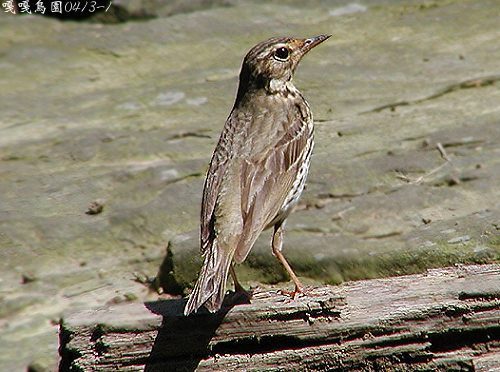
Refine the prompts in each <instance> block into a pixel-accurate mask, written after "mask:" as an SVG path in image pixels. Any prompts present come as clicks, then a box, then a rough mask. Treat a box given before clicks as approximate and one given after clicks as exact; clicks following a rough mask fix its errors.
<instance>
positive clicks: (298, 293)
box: [280, 285, 307, 300]
mask: <svg viewBox="0 0 500 372" xmlns="http://www.w3.org/2000/svg"><path fill="white" fill-rule="evenodd" d="M280 293H281V294H282V295H284V296H289V297H290V298H291V299H292V300H295V298H297V297H299V296H305V295H306V294H307V290H306V289H304V288H303V287H302V286H297V285H296V286H295V289H294V290H293V291H287V290H284V289H281V290H280Z"/></svg>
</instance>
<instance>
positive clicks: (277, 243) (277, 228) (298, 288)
mask: <svg viewBox="0 0 500 372" xmlns="http://www.w3.org/2000/svg"><path fill="white" fill-rule="evenodd" d="M272 248H273V254H274V255H275V256H276V258H278V260H279V261H280V262H281V264H282V265H283V266H284V267H285V269H286V271H287V272H288V274H289V275H290V278H292V280H293V282H294V283H295V290H294V291H293V292H286V291H282V293H284V294H288V295H290V296H291V297H292V298H295V296H296V295H297V294H298V293H302V292H303V291H304V289H303V286H302V283H301V282H300V280H299V278H297V275H295V273H294V272H293V270H292V268H291V267H290V264H289V263H288V261H287V260H286V258H285V256H284V255H283V253H282V252H281V248H283V224H282V223H278V224H276V225H274V233H273V241H272Z"/></svg>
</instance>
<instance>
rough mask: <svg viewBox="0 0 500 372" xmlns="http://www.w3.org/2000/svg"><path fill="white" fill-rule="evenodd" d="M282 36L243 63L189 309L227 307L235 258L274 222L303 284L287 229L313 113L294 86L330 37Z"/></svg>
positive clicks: (219, 150)
mask: <svg viewBox="0 0 500 372" xmlns="http://www.w3.org/2000/svg"><path fill="white" fill-rule="evenodd" d="M329 37H330V35H319V36H316V37H312V38H309V39H295V38H291V37H277V38H272V39H269V40H266V41H264V42H262V43H260V44H257V45H256V46H254V47H253V48H252V49H251V50H250V51H249V52H248V54H247V55H246V56H245V58H244V60H243V64H242V67H241V72H240V83H239V87H238V93H237V96H236V100H235V103H234V106H233V109H232V111H231V113H230V115H229V117H228V119H227V120H226V124H225V125H224V129H223V130H222V133H221V136H220V138H219V142H218V143H217V147H216V148H215V151H214V153H213V156H212V160H211V162H210V166H209V169H208V172H207V176H206V180H205V188H204V191H203V200H202V205H201V252H202V255H203V257H204V263H203V267H202V268H201V271H200V274H199V277H198V281H197V282H196V285H195V287H194V289H193V292H192V293H191V295H190V297H189V300H188V302H187V304H186V307H185V309H184V314H185V315H189V314H190V313H192V312H194V311H196V310H197V309H198V308H199V307H200V306H202V305H205V307H206V308H207V309H208V310H209V311H210V312H215V311H217V310H219V309H220V307H221V304H222V301H223V299H224V294H225V291H226V280H227V277H228V274H229V273H231V276H232V277H233V281H234V284H235V288H236V290H238V291H239V290H243V288H242V287H241V285H240V284H239V283H238V280H237V278H236V274H235V271H234V268H233V261H234V262H235V263H241V262H243V261H244V260H245V258H246V257H247V255H248V253H249V252H250V249H251V248H252V246H253V245H254V243H255V241H256V240H257V238H258V237H259V235H260V233H261V232H262V231H263V230H265V229H267V228H270V227H274V234H273V238H272V250H273V254H274V255H275V256H276V257H277V258H278V259H279V261H280V262H281V263H282V264H283V266H284V267H285V269H286V270H287V272H288V273H289V274H290V277H291V278H292V280H293V282H294V283H295V291H294V292H293V294H295V293H298V292H301V291H302V285H301V283H300V281H299V280H298V278H297V276H296V275H295V273H294V272H293V270H292V268H291V267H290V265H289V264H288V262H287V260H286V259H285V257H284V256H283V253H282V252H281V249H282V246H283V226H284V222H285V219H286V218H287V217H288V215H289V214H290V212H291V211H292V209H293V208H294V206H295V205H296V204H297V202H298V200H299V197H300V194H301V193H302V191H303V189H304V185H305V182H306V177H307V173H308V170H309V164H310V160H311V154H312V149H313V145H314V140H313V130H314V126H313V118H312V114H311V111H310V109H309V105H308V103H307V102H306V100H305V99H304V97H303V96H302V94H301V93H300V92H299V90H298V89H297V88H295V86H294V85H293V83H292V76H293V73H294V71H295V68H296V67H297V65H298V64H299V62H300V60H301V59H302V57H303V56H304V55H305V54H306V53H307V52H309V51H310V50H311V49H312V48H314V47H315V46H317V45H318V44H320V43H322V42H323V41H325V40H326V39H328V38H329Z"/></svg>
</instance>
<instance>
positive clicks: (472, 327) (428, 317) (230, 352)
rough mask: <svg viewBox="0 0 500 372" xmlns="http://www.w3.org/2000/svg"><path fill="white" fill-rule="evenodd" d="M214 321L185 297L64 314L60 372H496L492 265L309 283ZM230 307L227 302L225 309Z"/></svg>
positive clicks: (257, 295) (498, 294)
mask: <svg viewBox="0 0 500 372" xmlns="http://www.w3.org/2000/svg"><path fill="white" fill-rule="evenodd" d="M226 300H227V301H226V306H224V307H223V309H222V311H221V312H220V313H217V314H208V313H203V312H202V313H199V314H196V315H194V316H190V317H188V318H186V317H184V316H182V308H183V305H184V303H185V302H184V300H164V301H157V302H147V303H144V304H141V303H130V304H121V305H116V306H109V307H105V308H102V309H98V310H88V311H84V312H81V313H77V314H72V315H70V316H68V317H66V318H65V319H64V320H63V322H62V325H61V356H62V360H61V369H62V370H68V369H69V370H83V371H87V370H88V371H90V370H102V371H106V370H116V369H117V368H118V369H120V370H123V371H128V370H130V371H132V370H144V369H146V370H148V371H154V370H158V371H160V370H173V369H175V370H194V369H197V370H208V369H212V370H213V369H224V370H228V369H231V370H235V371H238V370H248V369H266V370H269V369H271V370H272V369H276V370H297V369H308V370H343V369H357V370H377V369H379V370H380V369H383V370H415V369H421V368H424V369H425V368H427V369H438V370H439V369H443V370H445V369H449V368H455V369H459V370H460V369H463V370H472V369H474V368H476V369H478V370H491V369H494V368H500V360H499V358H498V355H499V350H500V265H498V264H497V265H476V266H464V267H451V268H444V269H436V270H430V271H428V272H426V273H425V274H420V275H409V276H403V277H395V278H388V279H376V280H366V281H359V282H352V283H346V284H344V285H341V286H338V287H331V286H327V287H321V288H312V289H310V290H309V292H308V293H307V296H303V297H300V298H298V299H296V300H291V299H289V298H288V297H286V296H284V295H281V294H280V293H279V292H278V291H270V290H256V291H254V294H253V297H252V301H251V303H250V304H248V303H247V304H240V305H236V306H235V305H234V303H236V302H237V300H238V299H237V298H236V297H235V295H228V296H227V299H226ZM231 303H233V305H230V304H231Z"/></svg>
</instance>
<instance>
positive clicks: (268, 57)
mask: <svg viewBox="0 0 500 372" xmlns="http://www.w3.org/2000/svg"><path fill="white" fill-rule="evenodd" d="M330 36H331V35H319V36H315V37H311V38H309V39H295V38H292V37H275V38H271V39H268V40H266V41H263V42H261V43H259V44H257V45H256V46H254V47H253V48H252V49H251V50H250V51H249V52H248V53H247V55H246V56H245V59H244V60H243V65H242V68H241V74H240V84H241V83H244V82H245V81H243V80H250V81H252V80H253V81H256V82H259V81H260V82H261V83H268V82H269V81H272V80H275V81H280V82H287V81H289V80H290V79H291V78H292V75H293V72H294V71H295V68H296V67H297V65H298V64H299V62H300V60H301V59H302V57H304V55H306V54H307V52H309V51H310V50H311V49H312V48H314V47H315V46H317V45H318V44H320V43H322V42H323V41H325V40H326V39H328V38H329V37H330Z"/></svg>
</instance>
